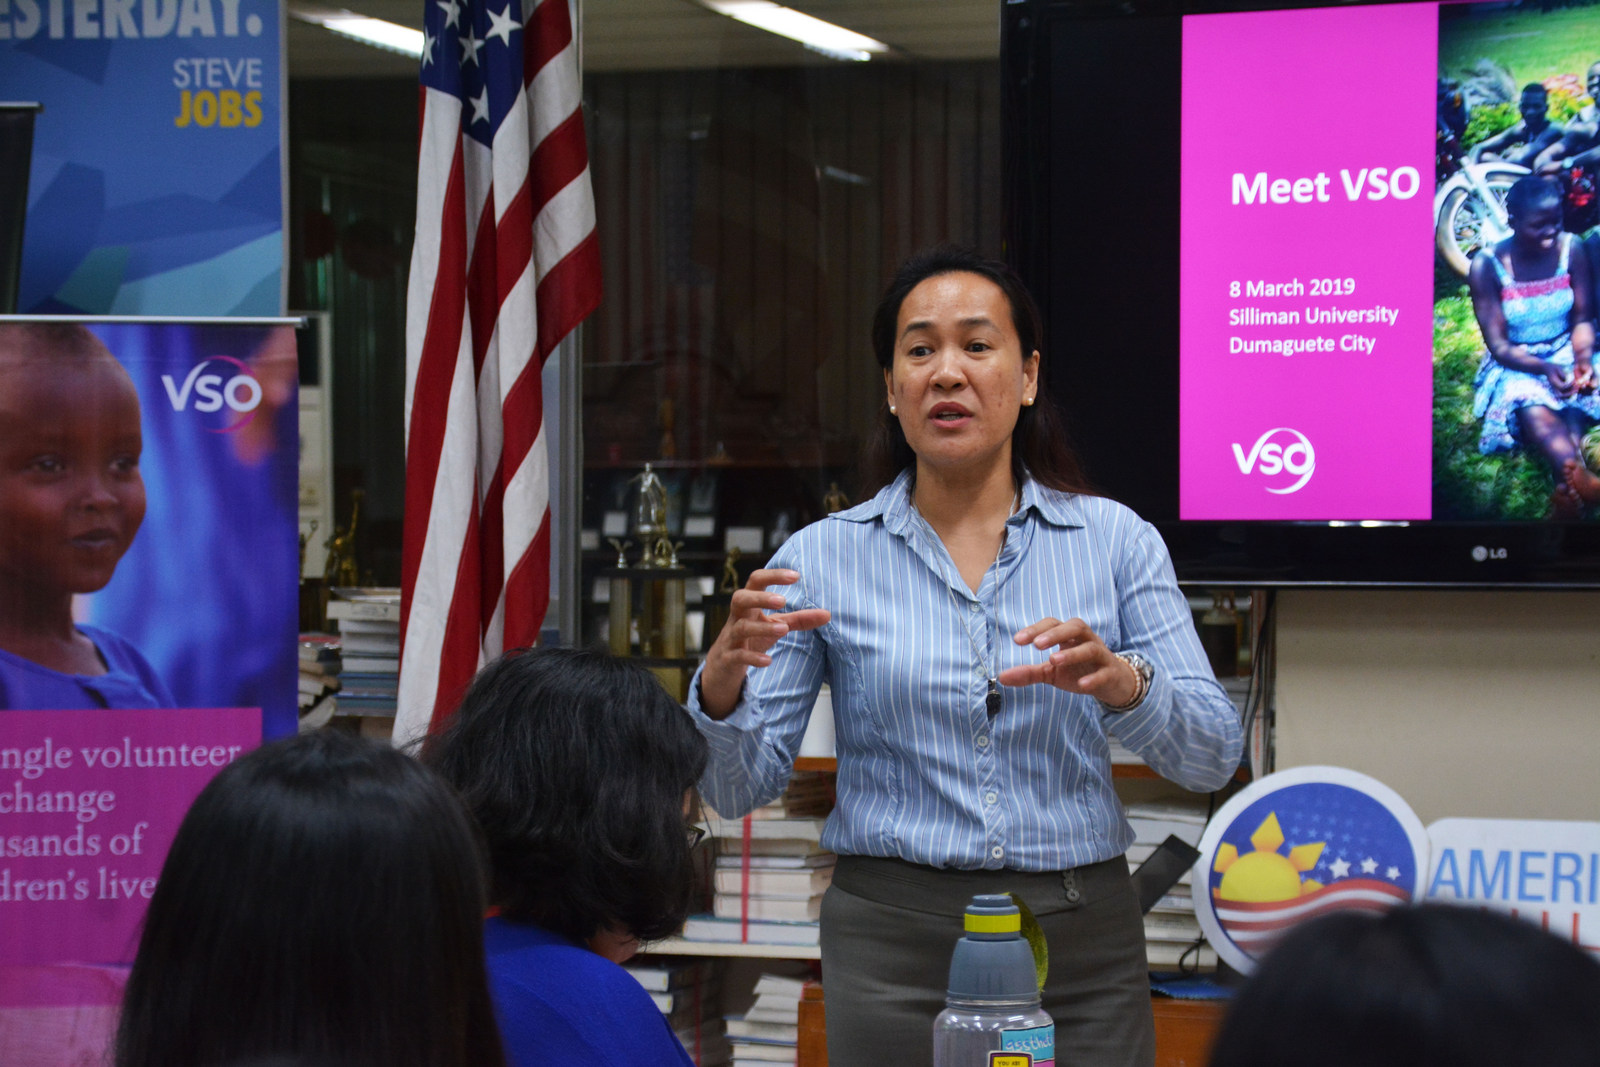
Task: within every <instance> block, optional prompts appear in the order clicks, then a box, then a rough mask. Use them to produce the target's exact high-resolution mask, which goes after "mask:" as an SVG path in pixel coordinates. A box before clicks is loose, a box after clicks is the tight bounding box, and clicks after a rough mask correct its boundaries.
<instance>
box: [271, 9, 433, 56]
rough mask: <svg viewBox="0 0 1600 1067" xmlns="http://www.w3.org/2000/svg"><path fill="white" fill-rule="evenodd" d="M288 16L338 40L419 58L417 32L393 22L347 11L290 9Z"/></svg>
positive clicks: (420, 32)
mask: <svg viewBox="0 0 1600 1067" xmlns="http://www.w3.org/2000/svg"><path fill="white" fill-rule="evenodd" d="M289 14H290V15H292V16H294V17H295V18H297V19H299V20H300V21H302V22H310V23H312V24H314V25H317V26H321V27H322V28H323V29H325V30H328V31H330V32H333V33H337V34H338V35H339V36H341V37H348V38H350V39H351V40H353V41H360V42H361V43H362V44H370V45H372V46H373V47H374V48H383V49H386V50H388V51H390V52H399V53H400V54H401V55H406V56H410V57H412V58H413V59H419V58H421V56H422V44H423V38H422V31H421V30H413V29H409V28H407V27H405V26H400V25H397V24H395V23H393V22H385V21H384V20H383V19H374V18H368V17H367V16H366V15H356V14H352V13H351V12H349V11H327V12H323V11H312V10H310V9H306V8H298V7H291V8H290V9H289Z"/></svg>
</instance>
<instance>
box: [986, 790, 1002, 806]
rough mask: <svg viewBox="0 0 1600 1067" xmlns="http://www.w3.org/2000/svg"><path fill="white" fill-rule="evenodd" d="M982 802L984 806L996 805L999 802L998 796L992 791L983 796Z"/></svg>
mask: <svg viewBox="0 0 1600 1067" xmlns="http://www.w3.org/2000/svg"><path fill="white" fill-rule="evenodd" d="M983 802H984V803H985V804H998V803H999V802H1000V794H999V793H996V792H993V791H990V792H988V793H985V794H983Z"/></svg>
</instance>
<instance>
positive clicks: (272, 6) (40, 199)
mask: <svg viewBox="0 0 1600 1067" xmlns="http://www.w3.org/2000/svg"><path fill="white" fill-rule="evenodd" d="M282 18H283V16H282V11H281V8H280V5H279V4H278V3H276V2H273V0H144V2H142V3H121V2H112V0H73V2H71V3H68V2H66V0H8V2H6V3H0V101H30V102H37V103H39V104H42V105H43V110H41V111H40V112H39V113H38V115H37V119H36V122H35V125H34V132H33V166H32V176H31V179H30V181H29V184H28V213H27V232H26V235H25V239H24V244H23V251H22V270H21V284H20V287H19V290H18V299H17V303H16V310H18V311H20V312H22V313H24V314H65V315H73V314H97V315H100V314H105V315H185V316H193V315H207V316H210V315H242V316H261V315H280V314H282V313H283V308H284V289H283V286H284V274H283V264H284V259H285V246H284V229H283V218H284V179H283V167H284V156H283V150H282V142H283V93H284V90H283V58H282V41H283V33H282ZM4 184H5V183H4V182H0V186H3V185H4Z"/></svg>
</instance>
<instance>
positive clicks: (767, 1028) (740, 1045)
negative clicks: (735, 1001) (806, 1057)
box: [727, 974, 805, 1067]
mask: <svg viewBox="0 0 1600 1067" xmlns="http://www.w3.org/2000/svg"><path fill="white" fill-rule="evenodd" d="M804 985H805V980H804V979H803V978H791V977H788V976H785V975H780V974H763V975H762V976H761V977H760V978H759V979H758V980H757V981H756V988H755V994H756V999H755V1003H754V1004H752V1005H750V1007H749V1008H748V1009H747V1010H746V1011H745V1013H744V1014H743V1015H730V1016H728V1017H727V1024H728V1042H729V1044H730V1045H731V1046H732V1049H733V1062H732V1064H731V1065H730V1067H771V1065H772V1064H774V1063H793V1062H795V1051H796V1050H795V1046H796V1045H797V1044H798V1042H799V1037H800V990H801V989H802V987H803V986H804Z"/></svg>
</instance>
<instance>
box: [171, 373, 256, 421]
mask: <svg viewBox="0 0 1600 1067" xmlns="http://www.w3.org/2000/svg"><path fill="white" fill-rule="evenodd" d="M219 372H220V373H219ZM161 384H162V385H164V386H166V389H167V399H168V400H169V401H171V402H172V410H173V411H188V410H191V409H192V410H194V411H199V412H204V413H207V414H210V413H211V412H215V411H221V410H222V409H223V408H224V407H226V408H227V409H228V411H229V415H228V417H227V421H226V423H225V425H222V426H208V427H207V429H208V430H210V431H211V432H212V433H232V432H233V431H235V430H238V429H242V428H243V427H244V425H245V424H246V423H247V422H249V421H250V420H251V419H253V418H255V414H256V408H258V407H260V406H261V383H260V382H258V381H256V377H255V375H254V374H251V373H250V368H249V367H247V366H245V364H244V363H243V361H241V360H237V359H234V358H233V357H232V356H208V357H207V358H205V359H203V360H201V361H200V362H199V363H196V364H195V365H194V369H193V370H191V371H189V373H188V375H187V376H186V377H185V378H184V379H183V381H182V383H179V382H178V381H177V380H176V379H175V378H173V376H172V375H170V374H163V375H162V376H161Z"/></svg>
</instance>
